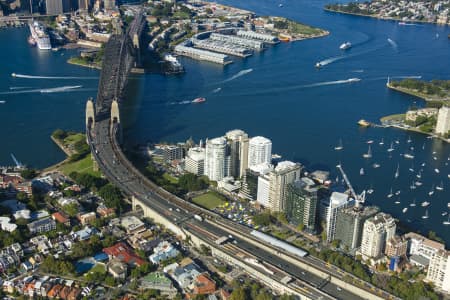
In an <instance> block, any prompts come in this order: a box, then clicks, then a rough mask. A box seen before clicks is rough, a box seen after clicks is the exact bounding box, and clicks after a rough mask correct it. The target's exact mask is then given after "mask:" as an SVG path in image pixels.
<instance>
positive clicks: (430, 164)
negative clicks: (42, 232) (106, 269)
mask: <svg viewBox="0 0 450 300" xmlns="http://www.w3.org/2000/svg"><path fill="white" fill-rule="evenodd" d="M220 2H221V3H224V4H229V5H233V6H237V7H241V8H244V9H249V10H252V11H255V12H257V13H258V14H259V15H282V16H286V17H289V18H292V19H295V20H297V21H301V22H304V23H307V24H312V25H315V26H318V27H322V28H325V29H327V30H329V31H330V32H331V34H330V35H329V36H327V37H324V38H319V39H313V40H306V41H300V42H295V43H282V44H279V45H277V46H274V47H270V48H269V49H268V50H266V51H264V52H262V53H260V54H256V55H254V56H252V57H250V58H247V59H238V58H233V60H234V63H233V64H231V65H228V66H226V67H222V66H218V65H215V64H210V63H201V62H197V61H193V60H190V59H187V58H186V59H185V58H182V59H181V61H182V63H183V64H184V66H185V68H186V71H187V72H186V74H184V75H181V76H172V77H165V76H162V75H156V74H147V75H145V76H137V75H133V76H132V77H131V78H130V82H129V86H128V91H127V94H128V98H127V100H126V103H125V104H124V107H123V110H122V115H123V119H124V122H125V130H124V135H125V139H126V143H127V144H128V145H134V144H141V143H145V142H147V141H171V142H176V141H184V140H186V139H188V138H189V137H191V136H192V137H193V138H194V140H196V141H199V140H200V139H205V138H206V137H209V138H211V137H216V136H220V135H223V134H224V133H225V132H226V131H227V130H230V129H234V128H240V129H243V130H245V131H246V132H248V133H249V135H251V136H255V135H263V136H266V137H268V138H270V139H271V140H272V141H273V150H274V152H276V153H279V154H281V155H282V156H283V158H284V159H290V160H295V161H299V162H301V163H303V164H304V165H305V166H307V168H308V169H316V168H320V169H324V170H329V171H331V172H332V174H333V178H334V177H335V176H336V175H337V174H338V172H337V170H336V168H335V166H336V165H337V164H338V163H339V162H340V163H342V165H343V167H344V169H345V171H346V172H347V174H348V176H349V178H350V180H351V181H352V183H353V185H354V187H355V189H356V190H357V191H359V192H361V191H362V190H364V189H368V188H369V187H372V188H373V189H374V193H373V194H371V195H367V202H369V203H372V204H375V205H378V206H379V207H380V208H381V209H382V210H383V211H386V212H388V213H391V214H393V215H394V216H395V217H397V218H399V219H400V220H402V221H404V222H405V223H406V224H408V225H410V226H411V227H413V228H415V229H418V230H421V231H422V232H424V233H426V232H428V230H434V231H436V232H437V233H438V235H440V236H442V237H443V238H444V239H445V240H446V241H447V242H450V232H449V230H447V229H448V228H447V227H445V226H444V225H442V221H445V220H447V216H445V217H443V216H442V215H441V214H442V213H443V212H447V202H450V184H449V183H450V179H449V178H448V177H447V174H450V166H449V165H448V164H447V162H448V163H449V164H450V161H449V160H448V157H449V156H450V146H449V145H447V144H445V143H443V142H442V141H439V140H435V139H433V140H430V139H427V138H426V136H424V135H421V134H415V133H408V132H404V131H401V130H396V129H383V128H367V129H363V128H359V127H358V126H357V125H356V122H357V121H358V120H359V119H361V118H364V119H367V120H369V121H373V122H377V121H378V119H379V118H380V117H382V116H384V115H388V114H393V113H401V112H404V111H405V110H406V109H407V108H408V107H409V106H411V105H412V104H413V103H414V102H415V103H416V105H418V106H424V105H425V104H424V102H423V101H422V100H420V99H417V98H414V97H411V96H407V95H403V94H400V93H397V92H394V91H391V90H388V89H387V88H386V86H385V84H386V80H387V77H388V76H390V77H396V76H398V77H403V76H422V78H423V79H426V80H430V79H435V78H438V79H448V78H449V73H450V72H449V70H450V42H449V40H448V39H447V35H448V34H449V33H450V28H449V27H442V26H436V25H431V24H423V25H422V24H419V25H417V26H399V25H398V24H397V23H396V22H392V21H382V20H376V19H371V18H363V17H354V16H348V15H339V14H334V13H328V12H325V11H323V10H322V7H323V5H324V4H325V3H326V1H325V0H320V1H290V0H280V1H273V0H272V1H269V0H248V1H238V0H230V1H220ZM279 3H283V7H278V4H279ZM25 31H26V30H22V29H20V30H17V29H8V30H2V31H0V40H2V41H4V40H11V45H14V46H13V47H11V49H10V48H9V47H8V48H3V53H5V55H4V56H3V57H4V62H3V64H2V70H1V71H0V92H2V91H6V92H8V91H10V90H9V89H10V87H12V86H28V85H29V86H33V87H38V88H53V87H62V86H75V85H82V86H83V87H82V88H79V89H74V90H73V91H71V92H64V93H47V94H45V93H33V94H31V93H30V94H15V95H4V94H3V95H0V100H7V103H6V104H2V105H0V120H1V124H2V127H3V132H6V134H7V139H3V141H4V142H5V143H3V142H2V146H1V147H0V165H1V164H5V163H12V162H11V159H10V157H9V153H10V152H14V153H15V154H16V156H17V157H18V158H19V159H20V160H22V161H23V162H25V163H27V164H30V165H33V166H37V167H43V166H45V165H48V164H51V163H55V162H57V161H58V160H60V159H61V158H62V157H63V155H62V153H60V152H59V151H58V150H57V148H56V147H55V146H54V145H52V142H51V141H50V139H49V138H48V135H49V134H50V133H51V132H52V131H53V130H54V128H64V129H74V130H81V129H82V128H83V125H84V124H83V122H84V103H85V100H86V98H87V97H89V96H93V97H95V91H91V90H88V89H95V88H96V85H97V80H93V79H77V80H57V79H51V80H50V79H47V80H44V79H24V78H12V77H11V76H10V73H11V72H16V73H21V74H32V75H40V76H76V77H96V76H98V72H97V71H92V70H87V69H83V68H79V67H76V66H70V65H67V64H64V61H65V60H66V59H67V57H68V56H70V55H71V52H69V51H66V52H49V53H47V54H43V55H42V54H41V55H38V54H37V52H38V51H37V49H30V48H28V46H27V44H26V33H25ZM388 39H390V41H388ZM345 41H350V42H351V43H352V44H353V45H354V46H353V47H352V48H351V49H349V50H348V51H346V52H345V53H344V52H342V51H341V50H339V45H340V44H341V43H343V42H345ZM62 53H64V54H65V55H64V56H61V54H62ZM319 61H324V62H325V63H328V64H327V65H326V66H324V67H323V68H321V69H320V70H318V69H316V68H315V67H314V65H315V63H316V62H319ZM349 78H359V79H361V81H359V82H353V83H349V82H346V81H345V80H347V79H349ZM196 97H206V98H207V101H206V103H203V104H186V103H187V101H189V100H192V99H194V98H196ZM409 137H410V138H411V140H412V142H411V143H407V140H408V138H409ZM339 139H342V140H343V144H344V150H342V151H335V150H334V146H336V144H337V143H338V141H339ZM381 139H383V140H384V145H383V146H381V145H379V142H380V141H381ZM368 140H373V141H374V142H373V144H372V152H373V158H372V159H364V158H363V157H362V154H364V153H365V152H367V149H368V144H367V141H368ZM395 141H398V144H397V143H395ZM391 142H394V147H395V148H396V150H395V151H393V152H391V153H388V152H387V148H388V147H389V145H390V143H391ZM411 147H414V155H415V158H414V159H413V160H410V159H405V158H403V157H401V156H400V154H402V153H406V152H407V151H408V149H410V148H411ZM373 163H379V164H380V165H381V167H380V168H377V169H374V168H373V167H372V165H373ZM423 163H425V165H424V166H423V167H422V164H423ZM397 165H398V166H399V177H398V178H397V179H395V178H394V173H395V171H396V168H397ZM361 168H364V170H365V175H364V176H360V174H359V172H360V169H361ZM409 168H413V169H414V172H410V171H409ZM436 168H437V169H439V174H438V173H436V172H435V170H434V169H436ZM420 169H423V170H422V172H421V174H422V178H421V182H423V185H422V186H420V187H417V188H416V189H415V190H411V189H410V185H411V183H412V181H413V180H414V179H416V180H417V178H416V174H417V173H418V172H419V170H420ZM441 181H442V182H443V183H444V191H437V190H435V191H434V194H433V195H432V196H429V195H428V193H429V191H430V190H431V187H432V185H435V186H436V185H438V184H440V183H441ZM391 187H392V189H393V191H394V192H395V191H397V190H400V191H401V193H400V195H398V196H394V197H392V198H387V197H386V195H387V194H388V193H389V191H390V189H391ZM414 199H416V203H417V206H416V207H415V208H414V207H410V206H409V204H410V203H411V202H412V201H413V200H414ZM398 200H399V201H400V204H395V201H398ZM423 201H428V202H431V204H430V206H429V207H428V213H429V218H428V219H422V216H423V215H424V214H425V208H423V207H422V206H421V205H420V203H421V202H423ZM405 207H408V211H407V212H406V213H402V209H403V208H405Z"/></svg>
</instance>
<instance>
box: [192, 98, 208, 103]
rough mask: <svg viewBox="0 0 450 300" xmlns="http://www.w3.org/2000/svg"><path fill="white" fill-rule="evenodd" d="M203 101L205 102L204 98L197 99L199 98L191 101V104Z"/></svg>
mask: <svg viewBox="0 0 450 300" xmlns="http://www.w3.org/2000/svg"><path fill="white" fill-rule="evenodd" d="M205 101H206V98H203V97H199V98H195V99H194V100H192V103H203V102H205Z"/></svg>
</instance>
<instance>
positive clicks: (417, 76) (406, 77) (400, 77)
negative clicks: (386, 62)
mask: <svg viewBox="0 0 450 300" xmlns="http://www.w3.org/2000/svg"><path fill="white" fill-rule="evenodd" d="M389 78H398V79H421V78H422V76H421V75H411V76H390V77H389Z"/></svg>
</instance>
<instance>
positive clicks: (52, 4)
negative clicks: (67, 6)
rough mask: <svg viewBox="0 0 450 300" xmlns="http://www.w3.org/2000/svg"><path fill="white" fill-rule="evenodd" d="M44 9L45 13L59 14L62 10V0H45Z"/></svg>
mask: <svg viewBox="0 0 450 300" xmlns="http://www.w3.org/2000/svg"><path fill="white" fill-rule="evenodd" d="M45 11H46V13H47V15H59V14H62V13H63V12H64V11H63V0H45Z"/></svg>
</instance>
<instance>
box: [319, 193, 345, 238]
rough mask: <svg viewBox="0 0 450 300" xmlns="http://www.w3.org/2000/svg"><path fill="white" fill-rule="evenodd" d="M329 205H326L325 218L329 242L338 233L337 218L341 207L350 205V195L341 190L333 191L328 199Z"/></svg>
mask: <svg viewBox="0 0 450 300" xmlns="http://www.w3.org/2000/svg"><path fill="white" fill-rule="evenodd" d="M327 204H328V205H326V206H325V207H324V213H323V215H324V219H325V222H326V227H325V230H326V233H327V242H329V243H330V242H332V241H333V240H334V239H335V235H336V219H337V214H338V210H339V209H343V208H345V207H347V205H349V201H348V195H347V194H344V193H339V192H333V193H331V196H330V198H329V199H328V203H327Z"/></svg>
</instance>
